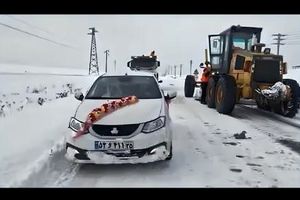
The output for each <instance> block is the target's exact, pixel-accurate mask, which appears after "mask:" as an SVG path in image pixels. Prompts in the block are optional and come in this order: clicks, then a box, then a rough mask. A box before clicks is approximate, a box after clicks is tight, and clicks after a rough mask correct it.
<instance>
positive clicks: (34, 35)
mask: <svg viewBox="0 0 300 200" xmlns="http://www.w3.org/2000/svg"><path fill="white" fill-rule="evenodd" d="M0 25H2V26H5V27H7V28H10V29H13V30H15V31H18V32H21V33H25V34H27V35H30V36H33V37H36V38H39V39H42V40H46V41H48V42H52V43H54V44H57V45H60V46H63V47H67V48H71V49H74V47H72V46H70V45H67V44H63V43H60V42H56V41H54V40H50V39H48V38H45V37H42V36H39V35H37V34H33V33H30V32H28V31H24V30H21V29H19V28H16V27H14V26H10V25H8V24H4V23H2V22H0Z"/></svg>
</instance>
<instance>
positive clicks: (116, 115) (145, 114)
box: [75, 99, 163, 125]
mask: <svg viewBox="0 0 300 200" xmlns="http://www.w3.org/2000/svg"><path fill="white" fill-rule="evenodd" d="M108 101H112V100H111V99H110V100H103V99H101V100H99V99H96V100H95V99H85V100H83V102H82V103H81V104H80V105H79V106H78V109H77V111H76V114H75V118H76V119H78V120H79V121H82V122H84V121H85V120H86V118H87V115H88V114H89V113H90V112H91V111H92V110H93V109H95V108H98V107H100V106H101V105H102V104H104V103H107V102H108ZM162 106H163V101H162V99H139V101H138V102H137V103H135V104H132V105H128V106H125V107H122V108H119V109H117V110H115V111H113V112H112V113H109V114H107V115H106V116H105V117H103V118H101V119H100V120H98V121H96V122H95V124H103V125H116V124H138V123H144V122H147V121H151V120H153V119H156V118H158V117H159V116H160V113H161V110H162Z"/></svg>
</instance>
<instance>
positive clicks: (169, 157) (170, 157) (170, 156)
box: [166, 143, 173, 160]
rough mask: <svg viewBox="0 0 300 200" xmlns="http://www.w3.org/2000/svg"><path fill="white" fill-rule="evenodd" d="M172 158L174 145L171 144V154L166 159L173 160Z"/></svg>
mask: <svg viewBox="0 0 300 200" xmlns="http://www.w3.org/2000/svg"><path fill="white" fill-rule="evenodd" d="M172 157H173V148H172V143H171V147H170V153H169V155H168V157H167V158H166V160H171V159H172Z"/></svg>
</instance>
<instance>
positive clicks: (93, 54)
mask: <svg viewBox="0 0 300 200" xmlns="http://www.w3.org/2000/svg"><path fill="white" fill-rule="evenodd" d="M89 29H90V30H91V32H90V33H88V35H92V40H91V51H90V63H89V74H97V75H99V66H98V57H97V47H96V38H95V33H96V32H98V31H97V30H96V29H95V27H92V28H89Z"/></svg>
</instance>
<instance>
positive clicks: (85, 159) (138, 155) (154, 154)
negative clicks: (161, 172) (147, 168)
mask: <svg viewBox="0 0 300 200" xmlns="http://www.w3.org/2000/svg"><path fill="white" fill-rule="evenodd" d="M66 151H67V152H66V154H65V157H66V158H67V159H68V160H70V161H73V162H76V163H94V164H124V163H129V164H137V163H148V162H154V161H159V160H165V159H166V158H167V157H168V155H169V154H170V152H169V151H168V150H167V145H166V143H165V142H164V143H160V144H158V145H155V146H152V147H149V148H146V149H134V150H130V151H129V152H113V151H90V150H84V149H80V148H78V147H75V146H73V145H71V144H69V143H67V144H66Z"/></svg>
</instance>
